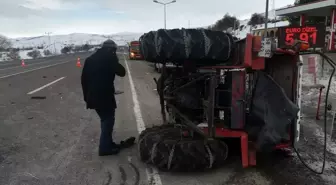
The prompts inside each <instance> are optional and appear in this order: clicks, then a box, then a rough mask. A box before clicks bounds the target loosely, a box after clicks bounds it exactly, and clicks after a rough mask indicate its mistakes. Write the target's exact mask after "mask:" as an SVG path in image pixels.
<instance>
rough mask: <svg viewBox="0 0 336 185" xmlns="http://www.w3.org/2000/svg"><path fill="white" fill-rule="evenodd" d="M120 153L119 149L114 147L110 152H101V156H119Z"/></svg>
mask: <svg viewBox="0 0 336 185" xmlns="http://www.w3.org/2000/svg"><path fill="white" fill-rule="evenodd" d="M119 152H120V148H119V147H113V148H111V149H109V150H106V151H105V150H99V156H108V155H117V154H119Z"/></svg>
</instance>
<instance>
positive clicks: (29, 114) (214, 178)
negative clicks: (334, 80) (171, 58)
mask: <svg viewBox="0 0 336 185" xmlns="http://www.w3.org/2000/svg"><path fill="white" fill-rule="evenodd" d="M81 57H82V59H83V60H82V61H84V58H85V55H83V56H81ZM75 59H76V56H68V57H65V58H62V60H60V61H58V59H57V58H56V59H55V60H56V61H58V62H59V63H58V64H59V65H55V66H52V67H48V68H42V69H38V70H34V71H31V72H26V73H21V74H18V75H14V76H9V77H6V78H2V79H1V78H0V119H1V120H3V122H2V123H1V124H0V184H1V185H2V184H13V185H19V184H57V185H59V184H61V185H62V184H78V185H79V184H90V185H96V184H97V185H101V184H118V185H119V184H139V185H148V184H149V185H153V184H157V185H171V184H177V185H195V184H208V185H224V184H237V185H238V184H241V185H246V184H247V185H249V184H251V185H252V184H260V185H264V184H265V185H266V184H272V185H273V184H276V185H277V184H278V185H280V184H281V185H283V184H312V185H314V184H328V183H329V184H331V183H330V182H332V181H331V180H332V179H331V178H330V179H329V181H328V179H327V177H325V176H317V175H314V174H312V173H311V172H309V171H308V170H307V169H305V168H304V167H303V166H302V164H301V163H300V162H299V161H298V160H297V158H293V159H282V158H281V159H278V158H272V159H268V160H267V159H264V160H259V161H258V163H259V164H258V165H259V166H258V167H257V168H250V169H244V170H243V169H241V167H240V161H239V157H238V158H237V160H235V161H231V162H228V164H227V165H226V166H224V167H223V168H221V169H218V170H215V171H211V172H205V173H197V174H190V173H189V174H171V173H163V172H159V173H158V174H156V173H152V172H153V170H154V172H155V169H153V168H151V167H149V166H146V165H144V164H143V163H142V162H140V161H139V160H138V156H137V149H136V147H133V148H130V149H126V150H124V151H122V152H121V153H120V155H118V156H110V157H99V156H98V155H97V153H98V148H97V147H98V139H99V132H100V127H99V120H98V117H97V115H96V114H95V112H93V111H91V110H86V109H85V104H84V102H83V100H82V91H81V87H80V73H81V68H77V67H76V61H75ZM63 60H64V61H71V62H66V63H61V62H63ZM47 62H51V61H47ZM120 62H121V63H122V65H124V66H125V67H126V68H127V69H128V72H129V73H128V75H127V76H126V77H125V78H116V82H115V84H116V89H117V90H119V91H122V92H123V93H122V94H119V95H117V102H118V109H117V113H116V125H115V132H114V137H115V139H116V140H117V141H119V140H121V139H124V138H126V137H129V136H137V135H138V133H139V128H140V129H141V126H142V125H141V124H142V123H143V124H144V126H146V127H150V126H152V125H157V124H161V123H162V121H161V117H160V111H159V101H158V96H157V93H156V91H155V84H154V81H153V77H157V76H158V74H157V73H155V72H154V70H153V68H152V67H151V66H150V65H149V64H148V63H146V62H143V61H133V60H132V61H127V63H125V62H126V61H124V58H123V56H120ZM126 64H127V65H126ZM41 67H45V66H41ZM34 68H35V67H33V68H32V69H34ZM21 70H22V71H21V72H24V70H25V69H21ZM26 70H27V69H26ZM11 73H17V71H15V70H13V69H10V71H9V72H6V74H11ZM6 74H2V75H6ZM32 97H35V98H38V99H31V98H32ZM43 98H45V99H43ZM315 146H317V145H315ZM311 152H312V154H315V153H318V152H319V151H316V152H314V151H311ZM278 160H280V161H278ZM328 162H329V163H328V164H329V168H328V171H327V175H329V177H330V176H331V177H332V174H334V171H333V170H332V168H331V167H330V165H331V164H333V163H332V162H335V160H334V158H328ZM148 179H150V180H148ZM151 179H155V181H153V180H151ZM137 182H139V183H137ZM154 182H155V183H154Z"/></svg>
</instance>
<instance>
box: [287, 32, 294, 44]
mask: <svg viewBox="0 0 336 185" xmlns="http://www.w3.org/2000/svg"><path fill="white" fill-rule="evenodd" d="M293 36H294V34H293V33H288V34H287V35H286V43H287V44H288V45H293V43H294V38H293Z"/></svg>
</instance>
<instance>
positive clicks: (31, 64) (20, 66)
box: [0, 61, 58, 71]
mask: <svg viewBox="0 0 336 185" xmlns="http://www.w3.org/2000/svg"><path fill="white" fill-rule="evenodd" d="M53 62H58V61H53ZM43 63H47V64H48V63H51V62H37V63H30V64H27V63H25V66H24V67H26V66H34V65H37V64H43ZM16 68H22V64H21V63H20V65H19V66H14V67H8V68H4V69H0V71H3V70H7V69H16Z"/></svg>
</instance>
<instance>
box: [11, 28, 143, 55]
mask: <svg viewBox="0 0 336 185" xmlns="http://www.w3.org/2000/svg"><path fill="white" fill-rule="evenodd" d="M142 34H143V33H131V32H122V33H117V34H111V35H100V34H88V33H72V34H68V35H51V36H50V38H49V37H48V36H46V35H44V36H37V37H22V38H13V39H11V41H12V43H13V46H14V47H16V48H29V47H33V48H35V47H43V48H45V49H50V50H52V51H53V52H54V50H56V52H57V53H59V52H60V50H61V48H63V47H64V46H66V45H84V44H92V45H99V44H101V43H103V42H104V41H105V40H107V39H112V40H114V41H115V42H116V43H117V44H118V45H127V42H130V41H132V40H138V39H139V37H140V36H141V35H142Z"/></svg>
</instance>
